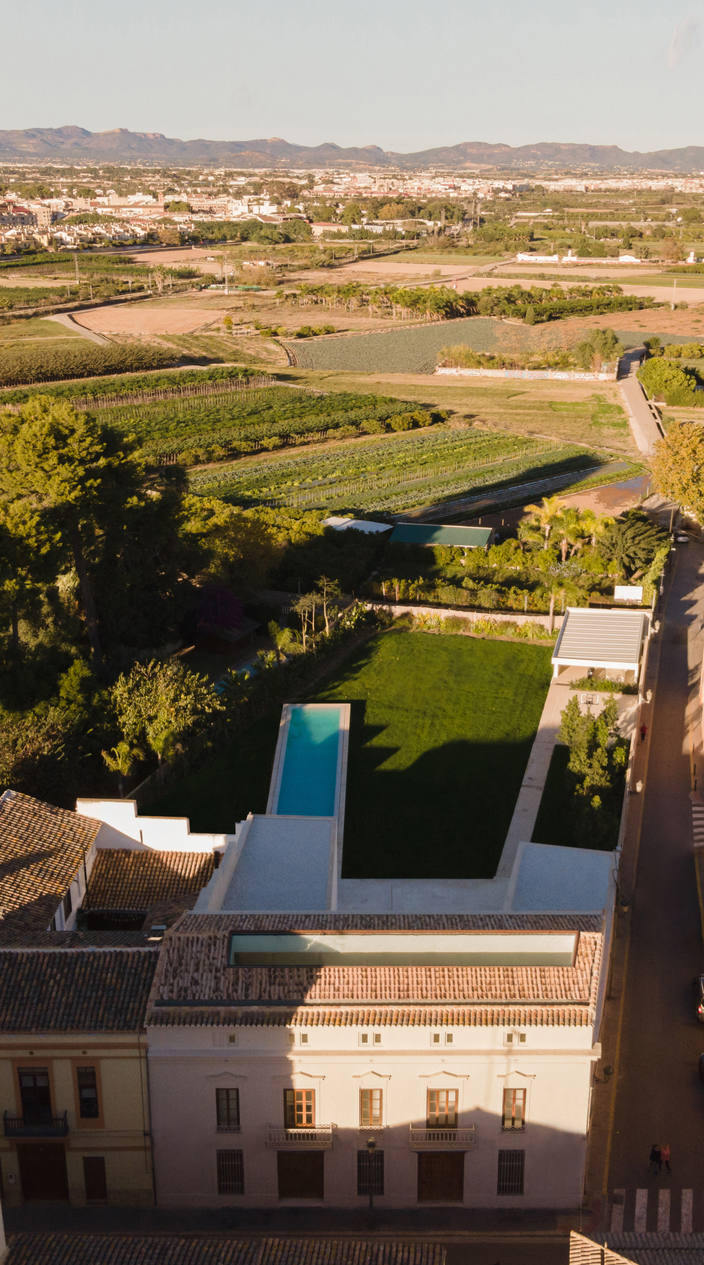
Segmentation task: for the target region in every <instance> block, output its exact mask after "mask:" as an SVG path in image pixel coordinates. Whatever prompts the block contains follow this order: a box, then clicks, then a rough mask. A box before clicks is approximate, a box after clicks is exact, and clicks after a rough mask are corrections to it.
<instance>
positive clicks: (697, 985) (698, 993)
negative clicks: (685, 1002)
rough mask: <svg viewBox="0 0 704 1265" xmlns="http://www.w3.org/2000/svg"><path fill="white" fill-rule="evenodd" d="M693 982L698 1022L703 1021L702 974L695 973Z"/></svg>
mask: <svg viewBox="0 0 704 1265" xmlns="http://www.w3.org/2000/svg"><path fill="white" fill-rule="evenodd" d="M693 982H694V994H695V997H696V1004H697V1019H698V1020H699V1022H700V1023H704V975H697V978H696V979H695V980H694V981H693Z"/></svg>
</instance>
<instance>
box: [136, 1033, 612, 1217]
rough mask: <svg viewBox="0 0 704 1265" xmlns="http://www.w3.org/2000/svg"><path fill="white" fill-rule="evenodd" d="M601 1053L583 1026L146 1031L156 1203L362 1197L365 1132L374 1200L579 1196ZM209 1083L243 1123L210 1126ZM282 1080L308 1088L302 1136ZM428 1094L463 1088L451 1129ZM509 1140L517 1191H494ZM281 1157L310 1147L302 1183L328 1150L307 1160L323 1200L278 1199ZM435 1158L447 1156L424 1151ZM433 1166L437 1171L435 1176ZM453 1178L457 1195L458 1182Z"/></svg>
mask: <svg viewBox="0 0 704 1265" xmlns="http://www.w3.org/2000/svg"><path fill="white" fill-rule="evenodd" d="M507 1035H509V1036H510V1037H511V1042H510V1043H507V1039H506V1038H507ZM364 1036H366V1037H367V1042H368V1043H367V1044H366V1045H364V1046H362V1045H361V1044H360V1042H361V1040H362V1038H363V1037H364ZM231 1037H234V1039H235V1043H234V1044H230V1038H231ZM377 1037H378V1039H379V1043H378V1044H375V1043H374V1042H375V1038H377ZM522 1038H523V1039H522ZM303 1042H305V1044H303ZM599 1053H600V1051H599V1047H598V1046H595V1047H592V1044H591V1029H589V1028H583V1027H581V1028H565V1027H563V1028H553V1027H545V1028H523V1029H513V1028H496V1029H495V1028H477V1027H450V1026H445V1027H441V1026H440V1025H438V1026H437V1027H433V1026H423V1027H417V1026H413V1027H404V1028H397V1027H394V1028H389V1027H376V1028H374V1027H371V1028H366V1027H364V1028H363V1027H357V1026H355V1027H340V1028H328V1027H318V1026H316V1027H310V1028H306V1027H255V1026H251V1027H244V1028H242V1027H237V1028H225V1027H190V1028H185V1027H184V1028H179V1029H173V1028H171V1027H168V1028H162V1029H159V1028H151V1029H150V1031H149V1061H150V1087H151V1105H152V1121H153V1134H154V1153H155V1170H156V1174H157V1202H158V1203H159V1204H160V1205H162V1206H165V1207H170V1206H171V1207H175V1206H178V1205H181V1204H184V1203H187V1204H191V1205H194V1206H205V1207H208V1206H217V1205H227V1204H234V1205H244V1206H251V1207H277V1206H279V1204H281V1203H282V1202H283V1203H288V1202H293V1203H304V1202H305V1203H313V1204H315V1203H325V1204H328V1205H332V1206H337V1207H358V1206H360V1205H362V1206H363V1205H364V1203H365V1202H366V1198H367V1191H366V1189H364V1190H363V1193H361V1194H360V1193H358V1181H357V1164H358V1158H357V1157H358V1152H360V1151H361V1152H363V1153H365V1152H366V1145H367V1140H368V1139H369V1138H370V1137H373V1138H374V1140H375V1142H376V1149H377V1153H378V1154H382V1153H383V1168H384V1178H383V1194H379V1193H377V1194H376V1195H375V1202H376V1203H378V1205H379V1206H381V1207H413V1206H415V1205H416V1204H418V1203H421V1204H422V1203H424V1202H433V1203H437V1202H440V1203H448V1204H457V1203H458V1202H460V1203H462V1204H464V1205H465V1206H467V1207H477V1208H478V1207H481V1208H506V1207H513V1208H525V1207H532V1208H541V1207H548V1208H573V1207H576V1206H577V1205H578V1204H579V1202H580V1200H581V1196H582V1182H583V1165H584V1154H585V1134H586V1125H587V1120H588V1113H589V1103H590V1085H591V1078H592V1066H593V1062H594V1060H595V1059H596V1058H598V1057H599ZM218 1089H230V1090H232V1089H236V1090H237V1091H238V1098H239V1102H238V1105H239V1124H240V1127H239V1130H238V1131H234V1132H233V1131H229V1130H224V1131H223V1130H219V1129H218V1124H217V1119H218V1117H217V1092H216V1091H217V1090H218ZM285 1089H294V1090H308V1091H312V1092H313V1095H314V1097H313V1099H312V1103H313V1111H314V1126H313V1128H311V1129H310V1130H309V1131H308V1132H306V1131H305V1130H300V1131H297V1130H295V1129H290V1130H286V1129H285V1128H284V1090H285ZM361 1090H376V1091H380V1093H381V1096H380V1098H376V1099H375V1109H376V1110H379V1109H380V1111H381V1120H382V1125H381V1126H380V1127H372V1126H369V1127H362V1125H361V1121H360V1105H361V1102H362V1100H361V1096H360V1091H361ZM434 1090H441V1091H445V1090H448V1091H449V1092H450V1095H451V1096H452V1097H451V1099H450V1100H449V1102H450V1105H452V1102H453V1101H454V1100H455V1098H456V1103H457V1122H456V1125H454V1126H453V1127H450V1128H435V1129H433V1130H431V1131H429V1130H428V1123H429V1121H428V1104H429V1091H434ZM514 1090H515V1091H518V1094H519V1095H520V1096H524V1099H525V1121H526V1124H525V1128H504V1127H503V1126H502V1111H503V1108H504V1098H505V1095H504V1091H514ZM518 1101H519V1102H520V1098H519V1100H518ZM297 1135H298V1136H297ZM232 1149H235V1150H238V1151H240V1152H241V1162H242V1176H243V1182H242V1191H243V1193H242V1194H240V1195H233V1194H219V1193H218V1159H217V1152H218V1151H221V1150H232ZM502 1151H518V1152H522V1153H523V1159H522V1161H519V1162H520V1163H522V1164H523V1193H522V1194H513V1195H512V1194H499V1193H497V1191H498V1183H499V1153H500V1152H502ZM281 1152H286V1153H289V1154H290V1153H291V1152H293V1153H294V1154H297V1155H301V1154H302V1155H303V1156H304V1159H303V1161H302V1163H301V1174H302V1180H304V1181H305V1180H306V1170H307V1164H308V1162H307V1161H306V1159H305V1156H306V1155H310V1154H311V1153H313V1152H315V1153H318V1154H319V1155H320V1156H321V1157H322V1159H319V1160H318V1161H317V1162H316V1163H317V1166H318V1168H320V1167H322V1169H323V1174H324V1177H323V1187H322V1190H323V1197H322V1198H320V1196H319V1194H318V1195H316V1194H311V1195H308V1196H299V1197H297V1198H296V1197H294V1198H293V1199H289V1198H287V1197H286V1195H285V1193H284V1194H283V1195H280V1187H279V1160H278V1156H279V1154H280V1153H281ZM428 1154H429V1155H431V1156H436V1155H438V1154H440V1155H442V1156H446V1157H447V1156H449V1157H452V1158H450V1159H449V1160H447V1159H445V1160H440V1161H434V1160H430V1161H428V1160H427V1159H424V1158H422V1157H424V1156H427V1155H428ZM293 1162H294V1163H295V1162H296V1161H295V1160H294V1161H293ZM375 1162H376V1163H377V1164H378V1163H379V1161H378V1160H376V1161H375ZM511 1162H513V1161H511ZM289 1163H291V1161H289ZM503 1163H504V1164H505V1163H506V1161H503ZM433 1172H436V1173H438V1174H440V1175H441V1178H440V1180H441V1183H442V1184H441V1186H440V1187H438V1186H437V1184H434V1182H433ZM460 1181H461V1199H460V1200H458V1199H457V1197H456V1196H457V1194H458V1189H457V1188H455V1189H454V1190H453V1189H451V1186H452V1183H453V1182H456V1183H459V1182H460ZM423 1183H425V1185H424V1186H423ZM419 1184H420V1189H419ZM309 1189H311V1190H312V1189H313V1187H309ZM443 1192H444V1193H443ZM425 1196H427V1198H426V1197H425Z"/></svg>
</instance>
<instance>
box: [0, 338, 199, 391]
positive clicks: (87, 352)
mask: <svg viewBox="0 0 704 1265" xmlns="http://www.w3.org/2000/svg"><path fill="white" fill-rule="evenodd" d="M56 328H57V329H60V328H61V327H60V326H57V327H56ZM180 360H181V356H180V355H179V354H178V352H176V351H173V350H171V349H168V348H165V347H157V346H154V345H149V344H145V345H141V344H139V343H130V344H119V343H107V344H105V345H103V346H98V345H96V344H95V343H92V342H89V341H88V340H87V339H84V338H82V337H80V336H79V337H78V338H71V337H68V338H59V339H56V340H55V341H54V342H50V341H46V340H44V339H37V340H36V341H32V340H27V341H26V342H15V343H14V344H12V343H11V344H2V343H0V387H6V386H7V387H10V386H16V385H21V384H30V383H35V382H56V381H61V380H62V379H66V378H92V377H94V376H96V375H100V374H117V373H129V372H130V371H135V370H142V369H157V368H160V367H162V366H164V365H174V364H178V363H179V362H180Z"/></svg>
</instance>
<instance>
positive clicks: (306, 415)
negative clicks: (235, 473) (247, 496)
mask: <svg viewBox="0 0 704 1265" xmlns="http://www.w3.org/2000/svg"><path fill="white" fill-rule="evenodd" d="M103 416H104V417H105V420H106V421H108V422H110V423H111V424H112V425H114V426H115V427H116V428H118V429H120V430H122V431H126V432H129V433H130V434H134V435H136V437H137V439H138V442H139V443H140V446H141V448H142V450H143V451H144V452H145V454H147V455H148V456H150V457H152V458H154V459H158V460H174V461H176V460H178V461H183V462H184V463H185V464H187V465H196V464H198V463H200V462H203V461H212V460H223V459H227V458H233V457H238V456H242V455H244V454H246V453H251V452H257V451H259V449H260V448H262V447H264V448H279V447H283V446H285V445H287V444H290V443H300V442H302V441H306V440H310V439H324V438H326V437H327V436H328V435H329V434H330V433H331V432H333V433H335V434H336V435H340V436H345V437H346V436H352V435H355V434H357V433H359V432H360V431H361V432H362V433H364V432H366V433H369V432H372V433H373V432H374V431H378V432H381V431H384V430H386V429H403V430H410V429H414V428H415V427H418V426H427V425H429V424H430V423H431V422H433V421H440V420H442V417H441V415H440V414H437V413H431V412H430V411H429V410H427V409H424V408H422V407H416V408H414V409H412V410H410V411H409V408H408V405H407V404H404V403H403V401H401V400H393V399H384V398H383V397H378V396H373V395H355V394H351V393H349V392H344V393H340V394H337V393H336V394H332V395H313V394H311V393H308V392H304V391H297V390H295V389H292V388H289V387H284V386H275V387H269V388H265V389H263V390H251V391H247V392H242V393H238V394H236V395H233V394H230V395H222V396H215V397H209V398H202V397H201V398H196V399H179V400H169V401H166V402H163V403H162V402H160V403H153V404H147V405H140V407H139V408H138V409H136V408H135V407H125V408H119V407H118V408H108V409H105V410H104V413H103Z"/></svg>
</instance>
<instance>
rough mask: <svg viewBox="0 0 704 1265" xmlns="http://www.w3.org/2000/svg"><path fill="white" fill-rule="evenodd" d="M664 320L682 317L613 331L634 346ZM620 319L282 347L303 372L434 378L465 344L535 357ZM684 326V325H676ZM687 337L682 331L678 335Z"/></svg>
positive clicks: (441, 326) (663, 316)
mask: <svg viewBox="0 0 704 1265" xmlns="http://www.w3.org/2000/svg"><path fill="white" fill-rule="evenodd" d="M668 315H671V316H683V315H685V314H684V313H679V312H677V313H671V314H668V313H662V312H660V311H657V312H653V311H646V312H629V313H628V316H627V319H628V325H629V328H628V329H615V333H616V334H617V336H618V338H619V340H620V342H622V343H623V345H624V347H637V346H640V344H641V343H642V341H643V338H644V337H646V336H647V334H650V333H652V334H656V333H657V334H660V335H661V336H662V337H663V339H666V338H670V334H669V333H668V332H667V331H668V330H669V328H670V327H671V324H672V322H671V321H669V320H668ZM623 320H624V317H623V314H616V313H611V314H607V315H602V316H587V317H570V318H567V319H566V320H560V321H555V322H551V323H549V324H547V325H542V326H530V325H523V324H521V323H520V322H517V321H510V322H509V321H505V320H500V319H498V318H497V317H491V316H468V317H464V318H460V319H458V320H451V321H434V322H432V323H429V324H426V325H415V326H412V327H411V328H408V326H406V327H405V328H403V327H401V328H399V327H398V326H396V327H395V328H393V329H388V328H387V329H385V330H380V331H374V332H371V333H368V334H350V335H348V336H347V337H333V338H314V339H310V340H307V341H305V342H298V341H296V342H291V341H288V340H287V341H286V342H285V346H286V347H287V348H288V350H289V352H290V353H291V355H292V356H293V358H294V363H295V364H296V365H298V366H299V367H300V368H302V369H316V370H321V371H330V370H333V371H338V372H342V373H433V372H434V370H435V367H436V365H437V363H438V360H439V359H440V353H441V351H442V350H443V348H444V347H448V346H451V345H453V346H454V345H459V344H464V345H465V346H467V347H471V348H472V350H473V351H478V352H494V353H499V352H501V353H504V354H506V355H511V354H518V353H520V352H539V351H541V350H546V349H548V348H569V347H572V346H574V345H575V343H577V342H579V341H581V339H582V338H584V337H585V335H586V334H587V333H588V332H589V330H591V329H594V328H597V329H603V328H604V327H610V328H614V326H615V322H616V321H618V322H619V323H620V322H622V321H623ZM677 324H678V325H679V326H680V328H681V326H682V322H677ZM687 326H688V327H689V328H691V329H692V330H693V331H696V330H697V329H701V328H704V313H703V314H702V317H701V320H698V319H697V318H696V317H694V316H691V315H690V316H689V321H688V322H687ZM680 336H681V337H682V338H685V337H686V334H685V333H684V332H682V333H681V335H680Z"/></svg>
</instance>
